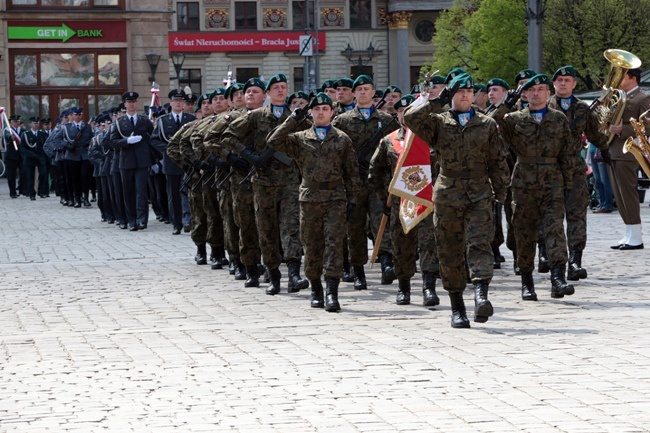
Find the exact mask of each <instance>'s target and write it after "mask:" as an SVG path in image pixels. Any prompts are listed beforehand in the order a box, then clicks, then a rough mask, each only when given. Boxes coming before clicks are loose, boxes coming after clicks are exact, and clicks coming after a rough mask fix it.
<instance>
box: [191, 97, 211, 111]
mask: <svg viewBox="0 0 650 433" xmlns="http://www.w3.org/2000/svg"><path fill="white" fill-rule="evenodd" d="M210 95H212V93H204V94H202V95H201V96H199V99H197V100H196V105H195V106H194V111H197V110H199V109H200V108H201V104H203V101H210V99H211V98H210Z"/></svg>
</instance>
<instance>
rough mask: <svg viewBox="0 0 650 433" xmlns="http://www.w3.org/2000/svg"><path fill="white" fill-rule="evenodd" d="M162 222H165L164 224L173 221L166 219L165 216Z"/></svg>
mask: <svg viewBox="0 0 650 433" xmlns="http://www.w3.org/2000/svg"><path fill="white" fill-rule="evenodd" d="M162 222H163V224H171V223H172V222H171V221H169V220H166V219H164V218H163V220H162Z"/></svg>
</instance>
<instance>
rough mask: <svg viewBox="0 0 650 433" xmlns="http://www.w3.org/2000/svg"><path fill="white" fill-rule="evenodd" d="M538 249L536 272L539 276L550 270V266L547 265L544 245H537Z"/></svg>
mask: <svg viewBox="0 0 650 433" xmlns="http://www.w3.org/2000/svg"><path fill="white" fill-rule="evenodd" d="M537 246H538V249H539V254H538V257H537V272H539V273H540V274H546V273H548V271H550V270H551V265H549V263H548V257H547V256H546V244H544V243H541V244H537Z"/></svg>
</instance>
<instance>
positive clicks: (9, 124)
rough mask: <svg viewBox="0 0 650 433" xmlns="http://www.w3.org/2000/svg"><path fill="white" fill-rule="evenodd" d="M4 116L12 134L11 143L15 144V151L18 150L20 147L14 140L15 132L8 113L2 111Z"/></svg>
mask: <svg viewBox="0 0 650 433" xmlns="http://www.w3.org/2000/svg"><path fill="white" fill-rule="evenodd" d="M2 116H3V117H4V119H5V125H7V128H9V133H10V134H11V142H12V143H13V144H14V149H15V150H18V145H17V144H16V139H15V138H14V134H15V133H14V131H13V130H11V123H9V118H7V112H6V111H4V110H2Z"/></svg>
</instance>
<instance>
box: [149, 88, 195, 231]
mask: <svg viewBox="0 0 650 433" xmlns="http://www.w3.org/2000/svg"><path fill="white" fill-rule="evenodd" d="M167 96H168V97H169V104H170V106H171V112H170V113H168V114H165V115H163V116H160V117H159V118H158V122H157V123H156V127H155V128H154V131H153V134H152V136H151V144H152V145H153V146H154V147H155V148H156V149H158V150H159V151H160V152H162V154H163V161H162V163H163V167H162V172H163V174H164V175H165V179H166V190H167V206H168V209H169V220H170V222H171V224H172V234H173V235H180V234H181V230H182V229H183V205H182V199H181V192H180V190H181V182H182V179H183V174H184V173H183V170H182V169H181V167H179V166H178V164H176V163H175V162H174V161H173V160H172V159H171V158H170V157H169V155H167V145H168V143H169V140H170V139H171V138H172V137H173V136H174V134H176V133H177V132H178V131H179V130H180V129H181V127H182V126H183V125H185V124H186V123H188V122H191V121H193V120H195V119H196V117H194V115H193V114H189V113H186V112H184V111H183V100H184V98H185V96H186V95H185V92H184V91H183V90H181V89H174V90H172V91H170V92H169V94H168V95H167Z"/></svg>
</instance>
